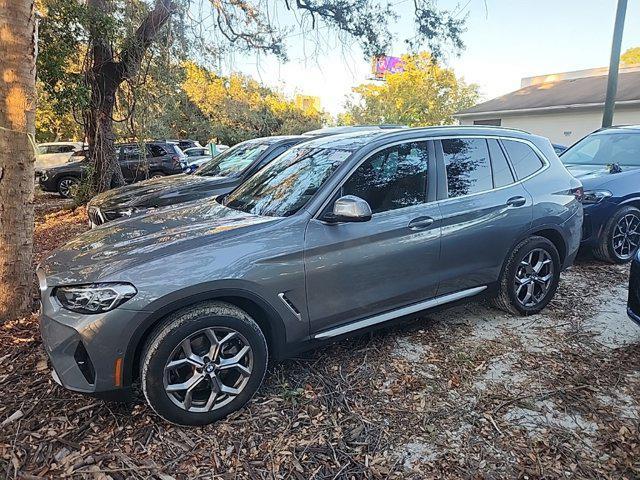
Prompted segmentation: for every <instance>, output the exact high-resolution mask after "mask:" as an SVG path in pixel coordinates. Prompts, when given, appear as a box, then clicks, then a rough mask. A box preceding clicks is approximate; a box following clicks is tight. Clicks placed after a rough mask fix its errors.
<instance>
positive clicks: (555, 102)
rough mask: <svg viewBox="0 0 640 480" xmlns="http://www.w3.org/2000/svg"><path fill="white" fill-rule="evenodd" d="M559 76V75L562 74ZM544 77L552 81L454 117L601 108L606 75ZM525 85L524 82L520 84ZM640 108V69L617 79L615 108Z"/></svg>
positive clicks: (623, 73)
mask: <svg viewBox="0 0 640 480" xmlns="http://www.w3.org/2000/svg"><path fill="white" fill-rule="evenodd" d="M561 75H562V74H561ZM554 77H556V78H557V76H553V75H552V76H547V77H546V78H547V79H552V80H551V81H542V82H540V83H533V84H529V85H526V86H523V88H521V89H519V90H516V91H515V92H511V93H508V94H506V95H503V96H501V97H498V98H494V99H493V100H489V101H487V102H484V103H481V104H479V105H476V106H475V107H471V108H468V109H466V110H462V111H460V112H458V113H456V116H457V117H466V116H477V115H479V114H489V113H502V114H505V113H520V112H523V113H524V112H534V111H541V112H543V111H550V110H563V109H567V108H586V107H600V106H602V105H604V99H605V93H606V90H607V75H606V74H605V75H595V76H587V77H582V78H571V77H569V78H565V77H562V76H560V77H559V78H560V79H559V80H555V79H554ZM523 83H525V82H523ZM625 103H626V104H636V103H637V104H640V69H630V70H628V71H621V72H620V75H619V78H618V94H617V96H616V104H617V105H624V104H625Z"/></svg>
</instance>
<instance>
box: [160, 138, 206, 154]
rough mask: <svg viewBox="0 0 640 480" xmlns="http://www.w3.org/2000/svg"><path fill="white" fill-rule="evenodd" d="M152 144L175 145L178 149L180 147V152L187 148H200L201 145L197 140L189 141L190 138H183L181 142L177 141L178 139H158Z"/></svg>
mask: <svg viewBox="0 0 640 480" xmlns="http://www.w3.org/2000/svg"><path fill="white" fill-rule="evenodd" d="M154 142H161V143H175V144H176V145H178V147H180V150H182V151H185V150H186V149H187V148H195V147H202V145H200V142H198V141H197V140H191V139H190V138H183V139H181V140H178V139H158V140H154Z"/></svg>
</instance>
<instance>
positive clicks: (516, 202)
mask: <svg viewBox="0 0 640 480" xmlns="http://www.w3.org/2000/svg"><path fill="white" fill-rule="evenodd" d="M525 203H527V199H526V198H524V197H519V196H518V197H511V198H510V199H509V200H507V205H509V206H510V207H521V206H523V205H524V204H525Z"/></svg>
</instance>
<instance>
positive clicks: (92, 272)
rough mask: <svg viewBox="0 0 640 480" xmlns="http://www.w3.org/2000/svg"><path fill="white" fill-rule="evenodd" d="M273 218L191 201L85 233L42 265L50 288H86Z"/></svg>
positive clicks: (257, 227) (258, 227)
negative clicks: (80, 285)
mask: <svg viewBox="0 0 640 480" xmlns="http://www.w3.org/2000/svg"><path fill="white" fill-rule="evenodd" d="M279 220H280V219H279V218H275V217H263V216H258V215H251V214H247V213H244V212H240V211H237V210H233V209H230V208H227V207H224V206H222V205H220V204H219V203H217V202H216V201H215V200H206V201H199V202H192V203H189V204H183V205H180V206H175V207H171V208H165V209H162V210H159V211H156V212H151V213H147V214H144V215H139V216H137V217H134V218H131V219H129V220H125V221H118V222H113V223H111V224H109V223H107V224H105V225H103V226H101V227H99V228H95V229H93V230H90V231H88V232H85V233H83V234H81V235H79V236H78V237H76V238H75V239H73V240H72V241H70V242H69V243H67V244H66V245H64V246H63V247H61V248H60V249H58V250H57V251H56V252H55V253H54V254H53V255H51V256H49V257H47V258H46V259H45V260H44V261H43V262H42V265H41V268H42V270H43V271H44V273H45V275H46V276H47V279H48V281H49V283H50V284H51V285H63V284H78V283H91V282H97V281H101V280H102V279H105V278H107V277H109V276H111V275H113V274H114V273H117V272H121V271H123V270H126V269H127V268H130V267H132V266H135V265H139V264H143V263H146V262H149V261H152V260H155V259H157V258H160V257H162V258H166V257H168V256H170V255H172V254H174V253H180V252H184V251H187V250H191V249H195V248H198V247H202V246H204V245H210V246H211V247H212V248H215V244H216V243H218V244H219V242H222V241H224V240H225V239H229V238H230V237H234V240H237V241H242V239H241V238H238V237H240V236H242V234H244V233H252V234H253V233H255V231H256V230H261V229H262V228H264V227H266V226H267V225H268V224H271V223H273V222H276V221H279Z"/></svg>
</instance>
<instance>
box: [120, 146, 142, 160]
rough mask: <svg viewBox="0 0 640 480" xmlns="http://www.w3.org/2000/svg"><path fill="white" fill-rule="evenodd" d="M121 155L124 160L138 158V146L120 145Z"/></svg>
mask: <svg viewBox="0 0 640 480" xmlns="http://www.w3.org/2000/svg"><path fill="white" fill-rule="evenodd" d="M122 155H123V157H124V159H125V160H136V159H138V158H140V147H139V146H138V145H127V146H125V147H122Z"/></svg>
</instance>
